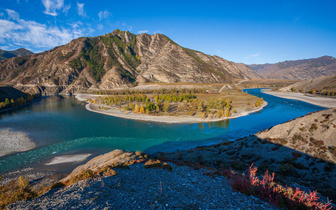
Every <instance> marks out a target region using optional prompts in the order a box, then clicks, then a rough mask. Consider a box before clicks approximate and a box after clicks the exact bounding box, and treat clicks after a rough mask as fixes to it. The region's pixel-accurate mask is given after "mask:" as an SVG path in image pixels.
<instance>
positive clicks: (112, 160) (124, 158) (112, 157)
mask: <svg viewBox="0 0 336 210" xmlns="http://www.w3.org/2000/svg"><path fill="white" fill-rule="evenodd" d="M139 156H140V154H138V155H137V154H136V153H134V152H126V151H123V150H119V149H116V150H113V151H112V152H109V153H106V154H103V155H99V156H97V157H95V158H93V159H91V160H90V161H88V162H87V163H86V164H84V165H80V166H78V167H77V168H75V169H74V170H73V171H72V172H71V174H69V175H68V176H67V177H65V178H64V179H62V180H61V182H67V181H69V180H71V179H72V178H74V177H76V176H78V175H80V174H82V173H83V172H85V171H87V170H91V171H93V172H97V171H98V170H100V169H102V168H104V167H107V166H111V167H118V166H124V165H126V164H128V163H129V162H130V161H132V160H138V159H139Z"/></svg>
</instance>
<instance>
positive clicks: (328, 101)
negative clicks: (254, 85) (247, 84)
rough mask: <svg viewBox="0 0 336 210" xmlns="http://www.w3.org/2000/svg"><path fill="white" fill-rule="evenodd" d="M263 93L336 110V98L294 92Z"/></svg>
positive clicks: (266, 91) (265, 91) (267, 91)
mask: <svg viewBox="0 0 336 210" xmlns="http://www.w3.org/2000/svg"><path fill="white" fill-rule="evenodd" d="M263 93H266V94H269V95H273V96H277V97H280V98H286V99H294V100H300V101H303V102H307V103H310V104H314V105H317V106H322V107H326V108H336V98H327V97H321V96H315V95H305V94H304V93H293V92H280V91H271V90H264V91H263Z"/></svg>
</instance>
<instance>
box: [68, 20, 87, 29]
mask: <svg viewBox="0 0 336 210" xmlns="http://www.w3.org/2000/svg"><path fill="white" fill-rule="evenodd" d="M68 25H69V26H71V27H72V28H78V27H80V26H82V25H83V23H82V22H81V21H76V22H73V23H68Z"/></svg>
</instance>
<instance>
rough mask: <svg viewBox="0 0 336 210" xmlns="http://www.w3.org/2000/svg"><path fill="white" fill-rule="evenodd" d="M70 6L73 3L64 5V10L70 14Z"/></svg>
mask: <svg viewBox="0 0 336 210" xmlns="http://www.w3.org/2000/svg"><path fill="white" fill-rule="evenodd" d="M70 7H71V4H69V5H66V6H64V7H63V12H64V13H65V14H68V11H69V9H70Z"/></svg>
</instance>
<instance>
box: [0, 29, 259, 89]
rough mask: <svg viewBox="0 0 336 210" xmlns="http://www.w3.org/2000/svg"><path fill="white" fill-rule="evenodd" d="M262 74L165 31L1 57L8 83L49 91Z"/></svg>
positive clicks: (1, 74) (1, 73) (0, 76)
mask: <svg viewBox="0 0 336 210" xmlns="http://www.w3.org/2000/svg"><path fill="white" fill-rule="evenodd" d="M258 78H261V77H260V76H259V75H258V74H256V73H255V72H254V71H252V70H251V69H250V68H249V67H248V66H247V65H245V64H241V63H234V62H230V61H227V60H225V59H223V58H220V57H218V56H210V55H206V54H204V53H202V52H199V51H195V50H191V49H187V48H184V47H181V46H180V45H178V44H176V43H175V42H173V41H172V40H171V39H169V38H168V37H167V36H165V35H163V34H154V35H148V34H139V35H135V34H132V33H130V32H128V31H120V30H115V31H113V32H112V33H109V34H106V35H103V36H98V37H90V38H89V37H86V38H85V37H83V38H78V39H75V40H72V41H71V42H70V43H69V44H66V45H63V46H59V47H55V48H54V49H52V50H49V51H45V52H42V53H38V54H33V55H29V56H24V57H16V58H12V59H7V60H3V61H0V81H2V82H1V83H2V84H8V85H12V86H14V87H15V88H18V89H19V90H23V91H28V92H29V91H30V92H34V91H35V92H37V91H39V92H42V93H47V94H53V93H73V92H75V91H77V90H88V89H89V90H108V89H117V88H127V87H132V86H135V85H139V84H143V83H146V82H158V83H176V82H183V83H223V82H229V83H230V82H232V81H233V80H234V79H258Z"/></svg>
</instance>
